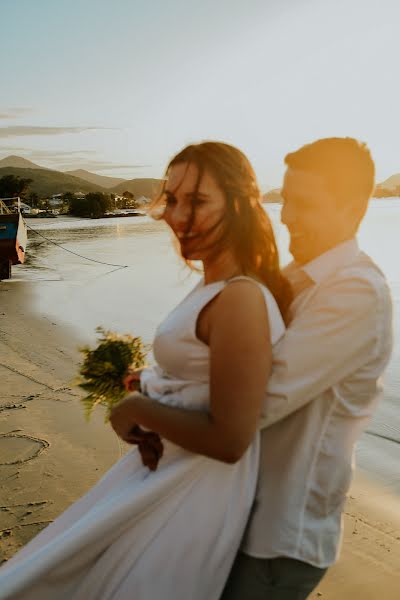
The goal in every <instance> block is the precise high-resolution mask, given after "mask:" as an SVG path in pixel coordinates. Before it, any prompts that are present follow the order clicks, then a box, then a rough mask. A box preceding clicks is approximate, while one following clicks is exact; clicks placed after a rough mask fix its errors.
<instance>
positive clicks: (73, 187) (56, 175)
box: [0, 167, 109, 198]
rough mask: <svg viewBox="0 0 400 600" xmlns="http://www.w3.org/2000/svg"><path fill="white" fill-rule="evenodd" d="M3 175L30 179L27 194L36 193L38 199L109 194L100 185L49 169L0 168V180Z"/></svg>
mask: <svg viewBox="0 0 400 600" xmlns="http://www.w3.org/2000/svg"><path fill="white" fill-rule="evenodd" d="M4 175H15V176H16V177H21V178H24V179H32V183H31V184H30V185H29V188H28V194H29V192H36V193H37V194H38V195H39V197H40V198H48V197H49V196H52V195H53V194H64V193H65V192H72V193H74V192H83V193H87V192H105V193H107V192H109V190H106V189H105V188H103V187H101V186H100V185H96V184H94V183H90V182H89V181H85V180H84V179H80V178H79V177H74V176H73V175H67V174H66V173H61V172H60V171H51V170H50V169H38V168H35V169H19V168H17V167H3V168H0V178H1V177H4Z"/></svg>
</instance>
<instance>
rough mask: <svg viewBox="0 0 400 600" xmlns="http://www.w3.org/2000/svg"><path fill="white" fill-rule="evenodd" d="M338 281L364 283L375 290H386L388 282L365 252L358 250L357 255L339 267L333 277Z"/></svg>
mask: <svg viewBox="0 0 400 600" xmlns="http://www.w3.org/2000/svg"><path fill="white" fill-rule="evenodd" d="M334 279H335V280H337V281H338V282H340V281H346V282H348V283H350V284H351V283H352V282H354V284H355V285H357V284H364V285H365V286H367V287H371V288H373V289H375V290H377V291H381V290H384V291H388V289H389V288H388V283H387V280H386V277H385V274H384V273H383V271H382V270H381V269H380V267H379V266H378V265H377V264H376V263H375V262H374V261H373V260H372V258H371V257H370V256H368V254H366V253H365V252H359V253H358V255H357V256H356V257H355V258H354V260H352V261H351V262H349V263H348V264H346V265H343V267H342V268H341V269H339V270H338V271H337V272H336V274H335V277H334Z"/></svg>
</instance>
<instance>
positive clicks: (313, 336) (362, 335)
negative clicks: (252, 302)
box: [222, 138, 391, 600]
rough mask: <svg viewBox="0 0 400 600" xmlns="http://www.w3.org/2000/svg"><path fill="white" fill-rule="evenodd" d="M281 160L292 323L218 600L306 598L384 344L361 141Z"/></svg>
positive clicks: (336, 524)
mask: <svg viewBox="0 0 400 600" xmlns="http://www.w3.org/2000/svg"><path fill="white" fill-rule="evenodd" d="M285 163H286V166H287V170H286V174H285V178H284V184H283V189H282V196H283V199H284V203H283V207H282V215H281V220H282V223H284V224H285V225H286V227H287V228H288V230H289V233H290V251H291V253H292V255H293V258H294V262H293V263H291V264H290V265H289V266H288V267H287V269H286V275H287V277H288V279H289V280H290V281H291V283H292V286H293V292H294V299H293V302H292V304H291V307H290V311H291V322H290V325H289V327H288V329H287V332H286V334H285V336H284V338H283V339H282V340H281V341H280V342H279V343H278V345H277V347H276V352H274V367H273V373H272V375H271V378H270V381H269V384H268V398H267V401H266V405H265V425H266V427H267V428H266V429H264V431H263V433H262V442H261V463H260V475H259V485H258V492H257V496H256V500H255V504H254V506H253V511H252V515H251V518H250V520H249V523H248V528H247V531H246V534H245V537H244V540H243V544H242V548H241V552H239V554H238V555H237V558H236V561H235V564H234V566H233V568H232V571H231V574H230V577H229V580H228V582H227V584H226V587H225V590H224V593H223V595H222V600H239V599H240V600H301V599H305V598H307V596H308V594H310V592H311V591H312V590H313V589H314V588H315V586H316V585H317V584H318V583H319V581H320V580H321V578H322V577H323V575H324V573H325V572H326V570H327V568H328V567H329V566H330V565H331V564H332V563H333V562H334V561H335V560H336V559H337V556H338V550H339V544H340V537H341V515H342V510H343V504H344V501H345V495H346V492H347V490H348V488H349V485H350V481H351V472H352V456H353V448H354V443H355V441H356V439H357V438H358V437H359V435H360V433H361V431H362V430H363V429H364V427H365V425H366V423H367V422H368V420H369V418H370V416H371V414H372V412H373V410H374V408H375V406H376V404H377V401H378V398H379V395H380V394H379V392H380V389H379V383H378V378H379V376H380V375H381V374H382V372H383V370H384V368H385V366H386V364H387V362H388V359H389V356H390V351H391V300H390V294H389V290H388V287H387V284H386V281H385V278H384V276H383V274H382V273H381V271H380V270H379V269H378V267H377V266H376V265H375V264H374V263H373V262H372V260H371V259H370V258H369V257H368V256H367V255H366V254H364V253H363V252H361V250H360V249H359V247H358V244H357V240H356V237H355V236H356V233H357V230H358V227H359V224H360V222H361V220H362V218H363V216H364V214H365V211H366V209H367V205H368V200H369V198H370V196H371V194H372V191H373V188H374V163H373V161H372V158H371V155H370V153H369V150H368V148H367V147H366V146H365V145H364V144H360V143H359V142H357V141H356V140H354V139H351V138H329V139H322V140H318V141H316V142H314V143H312V144H308V145H306V146H303V147H302V148H300V149H299V150H297V151H296V152H293V153H291V154H288V155H287V156H286V158H285Z"/></svg>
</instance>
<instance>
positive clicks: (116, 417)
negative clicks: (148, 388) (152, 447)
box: [110, 392, 141, 444]
mask: <svg viewBox="0 0 400 600" xmlns="http://www.w3.org/2000/svg"><path fill="white" fill-rule="evenodd" d="M136 396H141V394H140V393H139V392H133V393H130V394H128V395H127V396H125V398H123V399H122V400H121V402H118V404H116V405H115V406H114V408H112V409H111V413H110V423H111V426H112V428H113V429H114V431H115V433H116V434H117V435H118V437H120V438H121V439H123V440H124V441H125V442H128V443H131V444H132V443H135V440H133V439H132V430H133V429H134V427H135V426H136V421H135V397H136Z"/></svg>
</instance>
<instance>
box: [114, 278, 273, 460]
mask: <svg viewBox="0 0 400 600" xmlns="http://www.w3.org/2000/svg"><path fill="white" fill-rule="evenodd" d="M207 337H208V340H207V341H208V345H209V348H210V409H209V412H202V411H189V410H184V409H181V408H176V407H171V406H166V405H163V404H160V403H158V402H155V401H153V400H151V399H150V398H148V397H147V396H144V395H142V394H139V393H133V394H130V395H128V396H127V397H126V398H125V399H124V400H123V401H122V402H121V403H120V404H119V405H117V406H116V407H115V409H114V410H113V412H112V414H111V423H112V425H113V427H114V429H115V430H116V432H117V433H118V435H120V437H122V438H124V439H126V440H127V441H128V440H129V430H130V428H131V427H132V425H133V424H135V423H136V424H139V425H142V426H143V427H146V428H148V429H151V430H152V431H156V432H157V433H159V434H160V436H161V437H163V438H166V439H168V440H170V441H171V442H173V443H175V444H177V445H179V446H181V447H182V448H185V449H186V450H189V451H191V452H195V453H197V454H203V455H206V456H209V457H211V458H215V459H217V460H221V461H224V462H228V463H234V462H236V461H237V460H239V459H240V457H241V456H242V455H243V453H244V452H245V450H246V449H247V447H248V445H249V444H250V442H251V440H252V438H253V436H254V434H255V431H256V429H257V426H258V422H259V418H260V413H261V407H262V404H263V399H264V394H265V387H266V383H267V379H268V376H269V373H270V369H271V343H270V334H269V323H268V314H267V308H266V303H265V299H264V295H263V293H262V291H261V290H260V288H259V287H258V286H256V285H254V283H253V282H250V281H246V280H238V281H235V282H232V283H231V284H229V285H227V286H226V287H225V288H224V289H223V291H222V292H221V294H220V295H219V296H218V298H217V299H216V300H215V302H214V303H213V306H212V309H211V310H210V321H209V327H208V336H207Z"/></svg>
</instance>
